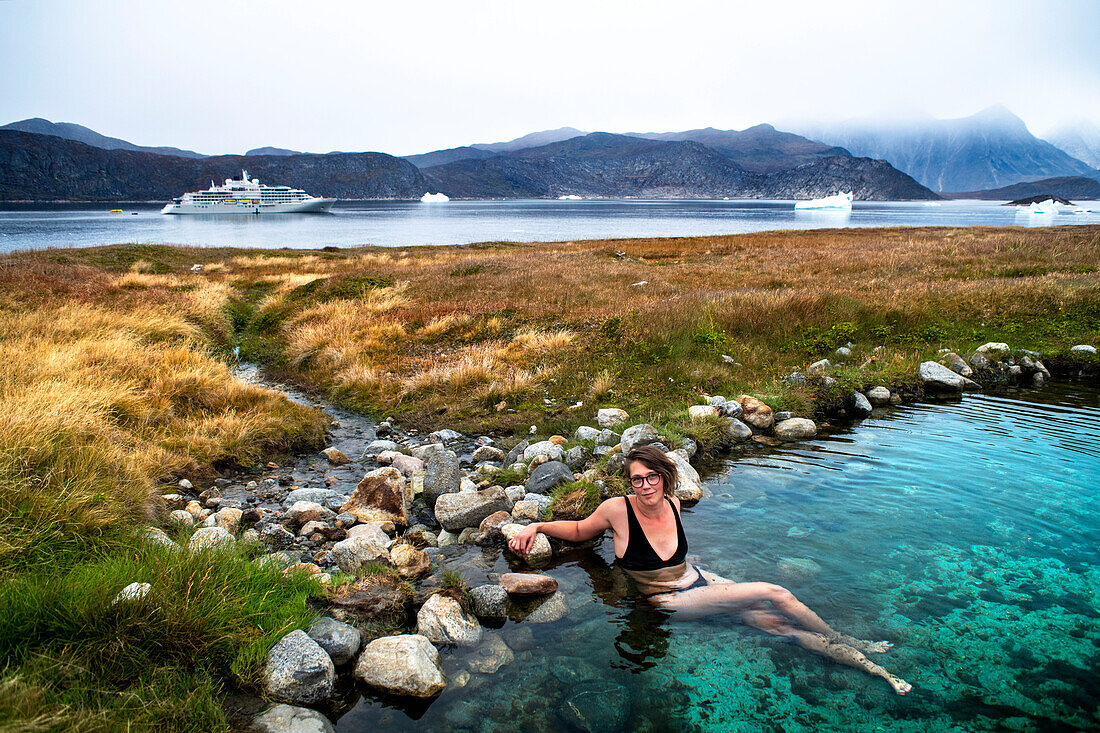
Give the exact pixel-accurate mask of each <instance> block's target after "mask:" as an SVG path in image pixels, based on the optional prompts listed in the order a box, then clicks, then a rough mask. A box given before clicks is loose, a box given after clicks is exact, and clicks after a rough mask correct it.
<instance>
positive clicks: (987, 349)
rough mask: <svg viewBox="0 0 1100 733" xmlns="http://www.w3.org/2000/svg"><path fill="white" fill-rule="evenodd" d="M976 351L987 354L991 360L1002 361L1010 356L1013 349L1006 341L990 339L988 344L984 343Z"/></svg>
mask: <svg viewBox="0 0 1100 733" xmlns="http://www.w3.org/2000/svg"><path fill="white" fill-rule="evenodd" d="M975 351H976V352H977V353H979V354H985V355H986V356H987V357H989V360H990V361H1000V360H1001V359H1003V358H1005V357H1006V356H1008V355H1009V353H1010V352H1011V351H1012V349H1010V348H1009V346H1008V344H1006V343H1001V342H997V341H990V342H989V343H988V344H982V345H981V346H979V347H978V348H977V349H975Z"/></svg>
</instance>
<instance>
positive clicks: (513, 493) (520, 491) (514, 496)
mask: <svg viewBox="0 0 1100 733" xmlns="http://www.w3.org/2000/svg"><path fill="white" fill-rule="evenodd" d="M504 493H505V495H506V496H507V497H508V501H510V502H512V504H513V505H514V504H515V503H516V502H517V501H523V496H524V494H526V493H527V489H526V488H524V487H523V486H509V487H508V488H506V489H505V490H504Z"/></svg>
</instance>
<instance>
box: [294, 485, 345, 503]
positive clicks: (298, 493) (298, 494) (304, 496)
mask: <svg viewBox="0 0 1100 733" xmlns="http://www.w3.org/2000/svg"><path fill="white" fill-rule="evenodd" d="M332 496H339V497H343V494H341V493H340V492H339V491H333V490H332V489H295V490H294V491H291V492H290V493H289V494H287V495H286V499H285V500H284V501H283V505H284V506H287V505H294V504H295V503H296V502H299V501H312V502H315V503H317V504H320V505H321V506H324V505H325V500H326V499H328V498H329V497H332Z"/></svg>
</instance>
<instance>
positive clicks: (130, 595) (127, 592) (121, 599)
mask: <svg viewBox="0 0 1100 733" xmlns="http://www.w3.org/2000/svg"><path fill="white" fill-rule="evenodd" d="M151 590H153V586H151V585H150V584H148V583H130V585H128V586H126V587H125V588H123V589H122V590H120V591H119V592H118V595H116V596H115V598H114V600H113V601H111V605H112V606H115V605H118V604H119V603H130V602H137V601H143V600H145V598H146V597H147V596H148V595H149V591H151Z"/></svg>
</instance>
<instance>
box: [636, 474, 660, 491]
mask: <svg viewBox="0 0 1100 733" xmlns="http://www.w3.org/2000/svg"><path fill="white" fill-rule="evenodd" d="M660 481H661V474H659V473H647V474H646V475H645V476H631V477H630V485H631V486H633V487H634V488H635V489H640V488H642V487H643V486H645V485H646V484H649V485H650V486H656V485H657V484H658V483H659V482H660Z"/></svg>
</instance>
